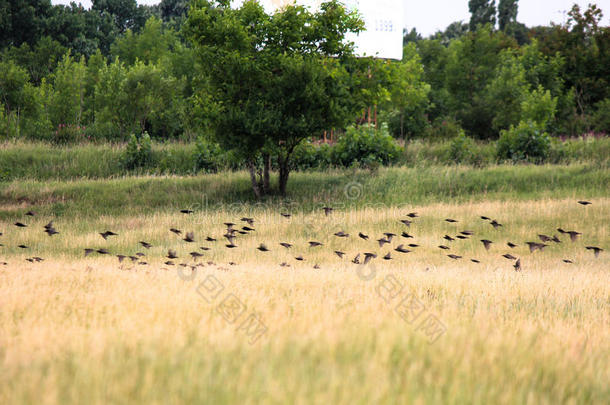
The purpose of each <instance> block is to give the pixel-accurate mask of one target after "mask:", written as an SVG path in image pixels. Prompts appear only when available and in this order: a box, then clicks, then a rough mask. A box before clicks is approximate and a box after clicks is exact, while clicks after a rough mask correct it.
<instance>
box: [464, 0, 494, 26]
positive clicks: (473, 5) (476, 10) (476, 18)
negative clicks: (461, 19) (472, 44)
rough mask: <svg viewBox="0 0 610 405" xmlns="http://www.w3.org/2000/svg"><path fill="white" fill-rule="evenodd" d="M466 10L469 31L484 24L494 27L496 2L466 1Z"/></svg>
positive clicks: (486, 0) (490, 0) (485, 0)
mask: <svg viewBox="0 0 610 405" xmlns="http://www.w3.org/2000/svg"><path fill="white" fill-rule="evenodd" d="M468 10H469V11H470V30H471V31H476V30H477V28H478V27H479V26H483V25H485V24H491V26H492V27H493V26H494V25H496V0H468Z"/></svg>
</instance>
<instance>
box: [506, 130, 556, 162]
mask: <svg viewBox="0 0 610 405" xmlns="http://www.w3.org/2000/svg"><path fill="white" fill-rule="evenodd" d="M550 148H551V137H550V136H549V134H547V133H546V132H544V131H543V130H542V128H541V127H540V125H537V124H535V123H534V122H532V121H527V122H520V123H519V125H517V126H516V127H514V126H511V127H510V129H508V130H505V131H502V132H501V135H500V139H498V143H497V149H496V156H497V158H498V159H500V160H512V161H513V162H517V161H530V162H534V163H542V162H544V161H545V160H546V159H547V158H548V157H549V153H550Z"/></svg>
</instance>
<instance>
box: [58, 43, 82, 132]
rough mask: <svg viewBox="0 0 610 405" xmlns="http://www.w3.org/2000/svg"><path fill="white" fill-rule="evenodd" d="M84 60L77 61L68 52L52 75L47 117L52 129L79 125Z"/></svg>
mask: <svg viewBox="0 0 610 405" xmlns="http://www.w3.org/2000/svg"><path fill="white" fill-rule="evenodd" d="M86 72H87V69H86V66H85V58H84V57H81V58H80V60H79V61H75V60H74V58H73V57H72V56H71V55H70V53H69V52H68V53H67V54H66V55H65V56H64V58H63V59H62V60H61V62H60V63H59V66H58V67H57V70H56V71H55V73H54V74H53V92H52V95H51V101H50V103H49V116H50V119H51V123H52V124H53V126H54V127H58V126H59V125H60V124H66V125H80V124H81V120H82V118H83V111H84V101H85V79H86Z"/></svg>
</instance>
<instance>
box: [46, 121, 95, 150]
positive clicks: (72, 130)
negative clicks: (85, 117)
mask: <svg viewBox="0 0 610 405" xmlns="http://www.w3.org/2000/svg"><path fill="white" fill-rule="evenodd" d="M85 129H86V128H85V127H81V126H80V125H73V124H59V125H58V126H57V129H56V130H55V132H53V138H52V141H53V143H56V144H60V145H66V144H74V143H79V142H82V141H85V140H91V138H88V136H87V134H86V133H85Z"/></svg>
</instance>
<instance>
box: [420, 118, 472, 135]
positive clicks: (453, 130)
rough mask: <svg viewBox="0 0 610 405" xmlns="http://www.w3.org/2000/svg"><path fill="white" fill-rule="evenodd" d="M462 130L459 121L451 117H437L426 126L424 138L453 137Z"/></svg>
mask: <svg viewBox="0 0 610 405" xmlns="http://www.w3.org/2000/svg"><path fill="white" fill-rule="evenodd" d="M463 131H464V130H463V129H462V127H461V126H460V124H459V122H457V121H456V120H454V119H453V118H450V117H439V118H437V119H436V120H434V122H433V123H432V125H430V126H429V127H428V129H427V132H426V138H428V139H434V140H440V139H453V138H455V137H456V136H458V135H459V134H460V133H462V132H463Z"/></svg>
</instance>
